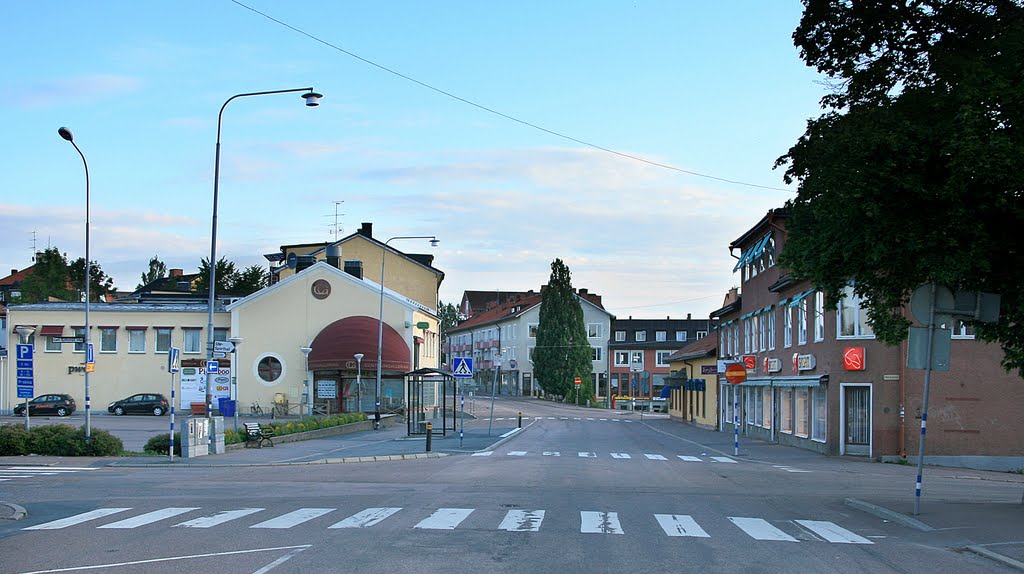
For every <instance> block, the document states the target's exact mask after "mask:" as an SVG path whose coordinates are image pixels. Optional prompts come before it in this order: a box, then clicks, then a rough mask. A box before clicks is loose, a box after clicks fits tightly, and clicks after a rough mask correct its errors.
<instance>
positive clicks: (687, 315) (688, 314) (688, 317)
mask: <svg viewBox="0 0 1024 574" xmlns="http://www.w3.org/2000/svg"><path fill="white" fill-rule="evenodd" d="M691 317H693V315H692V314H690V313H687V314H686V320H687V321H689V320H690V318H691Z"/></svg>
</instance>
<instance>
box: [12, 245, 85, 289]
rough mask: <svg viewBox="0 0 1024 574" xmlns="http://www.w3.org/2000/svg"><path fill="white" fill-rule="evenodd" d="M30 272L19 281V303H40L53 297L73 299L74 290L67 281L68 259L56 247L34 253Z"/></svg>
mask: <svg viewBox="0 0 1024 574" xmlns="http://www.w3.org/2000/svg"><path fill="white" fill-rule="evenodd" d="M31 269H32V272H31V273H26V274H25V279H24V280H22V282H21V296H20V297H19V298H18V300H17V302H19V303H40V302H45V301H48V300H49V299H51V298H53V299H56V300H60V301H74V300H75V296H76V290H75V289H74V288H73V287H72V286H71V284H70V283H69V278H68V259H67V256H66V255H63V254H62V253H61V252H60V250H59V249H57V248H56V247H50V248H47V249H46V250H44V251H41V252H39V253H36V262H35V265H33V266H32V267H31Z"/></svg>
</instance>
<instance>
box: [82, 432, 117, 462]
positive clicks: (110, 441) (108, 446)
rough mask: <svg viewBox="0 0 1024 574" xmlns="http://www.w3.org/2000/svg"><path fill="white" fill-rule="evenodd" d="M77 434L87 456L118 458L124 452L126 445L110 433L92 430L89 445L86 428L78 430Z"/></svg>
mask: <svg viewBox="0 0 1024 574" xmlns="http://www.w3.org/2000/svg"><path fill="white" fill-rule="evenodd" d="M76 434H77V436H76V438H77V439H78V440H80V441H82V445H83V454H84V455H85V456H116V455H119V454H121V453H122V452H124V443H123V442H121V439H119V438H117V437H116V436H114V435H112V434H110V431H105V430H103V429H92V432H91V434H90V437H89V443H88V444H86V442H85V427H84V426H83V427H81V428H80V429H78V432H77V433H76Z"/></svg>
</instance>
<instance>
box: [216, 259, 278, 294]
mask: <svg viewBox="0 0 1024 574" xmlns="http://www.w3.org/2000/svg"><path fill="white" fill-rule="evenodd" d="M217 273H218V275H219V274H220V268H219V267H218V269H217ZM217 283H218V284H220V282H219V281H218V282H217ZM267 285H270V272H269V271H267V270H266V269H264V268H263V267H260V266H259V265H250V266H249V267H246V268H245V270H244V271H242V272H241V273H236V274H235V275H234V277H232V281H231V286H230V288H229V289H228V290H229V291H231V292H232V293H237V294H238V295H251V294H253V293H255V292H257V291H259V290H260V289H263V288H264V287H266V286H267Z"/></svg>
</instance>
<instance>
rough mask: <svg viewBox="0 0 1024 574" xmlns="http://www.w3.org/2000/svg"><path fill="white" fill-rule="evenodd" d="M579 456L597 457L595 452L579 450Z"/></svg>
mask: <svg viewBox="0 0 1024 574" xmlns="http://www.w3.org/2000/svg"><path fill="white" fill-rule="evenodd" d="M579 454H580V458H597V453H596V452H580V453H579Z"/></svg>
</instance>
